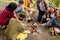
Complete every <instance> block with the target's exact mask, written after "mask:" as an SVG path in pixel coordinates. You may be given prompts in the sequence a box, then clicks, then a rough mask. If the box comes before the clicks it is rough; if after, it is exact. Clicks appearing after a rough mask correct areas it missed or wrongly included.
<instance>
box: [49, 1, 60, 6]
mask: <svg viewBox="0 0 60 40" xmlns="http://www.w3.org/2000/svg"><path fill="white" fill-rule="evenodd" d="M50 3H52V4H53V5H55V6H56V7H60V0H50Z"/></svg>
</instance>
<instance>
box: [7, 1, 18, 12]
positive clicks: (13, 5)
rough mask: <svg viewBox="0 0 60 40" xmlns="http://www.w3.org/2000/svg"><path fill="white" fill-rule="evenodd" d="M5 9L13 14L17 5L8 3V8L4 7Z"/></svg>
mask: <svg viewBox="0 0 60 40" xmlns="http://www.w3.org/2000/svg"><path fill="white" fill-rule="evenodd" d="M6 8H7V9H8V10H9V11H12V12H13V11H14V10H15V9H16V8H17V4H16V3H13V2H11V3H9V5H8V6H6Z"/></svg>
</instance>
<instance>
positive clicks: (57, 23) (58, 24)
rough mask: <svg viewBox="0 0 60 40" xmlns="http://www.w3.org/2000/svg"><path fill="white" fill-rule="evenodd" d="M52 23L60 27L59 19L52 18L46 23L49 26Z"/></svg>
mask: <svg viewBox="0 0 60 40" xmlns="http://www.w3.org/2000/svg"><path fill="white" fill-rule="evenodd" d="M52 23H53V24H54V26H56V27H58V28H60V23H59V22H58V21H57V19H56V18H52V19H51V20H49V21H48V22H46V25H47V26H48V25H50V24H52Z"/></svg>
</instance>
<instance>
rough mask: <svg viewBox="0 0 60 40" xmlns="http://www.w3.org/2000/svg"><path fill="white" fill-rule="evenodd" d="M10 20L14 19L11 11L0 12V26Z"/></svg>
mask: <svg viewBox="0 0 60 40" xmlns="http://www.w3.org/2000/svg"><path fill="white" fill-rule="evenodd" d="M11 18H16V17H15V16H14V13H13V12H12V11H9V10H8V9H7V8H5V9H3V10H2V11H1V12H0V25H6V24H7V23H8V22H9V20H10V19H11Z"/></svg>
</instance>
